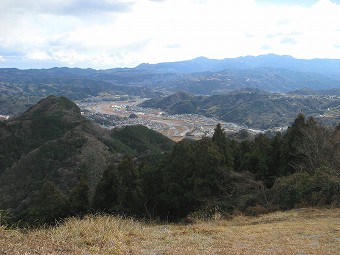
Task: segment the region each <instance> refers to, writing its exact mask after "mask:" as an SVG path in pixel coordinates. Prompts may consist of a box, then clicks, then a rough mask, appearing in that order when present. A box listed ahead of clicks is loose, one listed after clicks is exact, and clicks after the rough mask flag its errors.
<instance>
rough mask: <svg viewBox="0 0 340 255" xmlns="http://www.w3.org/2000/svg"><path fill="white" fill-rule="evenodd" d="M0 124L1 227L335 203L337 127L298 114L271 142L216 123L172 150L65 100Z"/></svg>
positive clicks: (338, 201)
mask: <svg viewBox="0 0 340 255" xmlns="http://www.w3.org/2000/svg"><path fill="white" fill-rule="evenodd" d="M0 124H1V126H0V130H1V146H0V152H1V153H0V154H1V155H0V157H1V165H0V166H1V169H0V170H1V171H0V184H1V186H0V190H1V196H0V216H1V220H2V221H3V222H4V221H6V222H8V223H15V222H16V224H20V225H21V224H24V225H25V224H30V225H32V224H33V225H35V224H42V223H53V222H55V220H56V219H61V218H64V217H69V216H82V215H84V214H87V213H97V212H105V213H110V214H122V215H126V216H133V217H137V218H147V219H151V220H155V219H160V220H173V221H178V220H183V219H186V220H189V219H190V217H192V216H195V217H200V216H202V217H212V216H213V215H214V214H216V213H218V214H222V215H229V214H232V213H235V212H240V211H241V212H243V213H246V214H250V215H256V214H260V213H267V212H270V211H275V210H287V209H292V208H298V207H306V206H307V207H309V206H330V207H332V206H333V207H338V206H339V205H340V125H338V126H336V127H333V128H327V127H324V126H321V125H319V124H318V123H317V122H316V121H315V120H314V119H313V118H308V119H306V118H305V116H304V115H302V114H300V115H298V116H297V117H296V119H295V120H294V122H293V123H292V125H291V126H290V127H289V128H288V130H287V131H286V132H285V133H283V134H281V133H277V134H276V135H275V136H271V137H269V136H267V135H266V134H258V135H257V136H256V137H255V138H254V139H252V140H249V139H243V140H240V139H238V140H233V139H231V138H230V137H228V136H227V135H226V133H225V131H224V130H223V129H222V128H221V125H220V124H218V125H217V126H216V128H215V132H214V135H213V136H212V137H204V138H202V139H201V140H198V141H193V140H188V139H185V140H182V141H180V142H178V143H176V144H173V143H172V142H171V141H170V140H168V139H167V138H165V137H163V136H162V135H160V134H158V133H156V132H154V131H151V130H149V129H147V128H145V127H143V126H136V127H127V128H123V129H119V130H113V131H107V130H104V129H101V128H99V127H97V126H95V125H94V124H92V123H90V122H89V121H87V120H86V119H84V117H83V116H81V115H80V110H79V108H78V107H77V106H76V105H74V104H73V103H72V102H71V101H69V100H67V99H66V98H57V97H49V98H47V99H45V100H42V101H40V102H39V103H38V104H37V105H36V106H34V107H32V108H30V109H29V110H28V111H27V112H25V113H24V114H23V115H22V116H21V117H19V118H16V119H13V120H9V121H6V122H0ZM244 137H245V138H246V137H247V136H246V135H245V136H244ZM18 222H19V223H18Z"/></svg>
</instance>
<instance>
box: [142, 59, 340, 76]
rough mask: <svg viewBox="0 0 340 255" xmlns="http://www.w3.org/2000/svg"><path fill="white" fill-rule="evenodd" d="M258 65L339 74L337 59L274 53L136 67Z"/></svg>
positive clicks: (177, 69) (174, 69)
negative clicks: (295, 56)
mask: <svg viewBox="0 0 340 255" xmlns="http://www.w3.org/2000/svg"><path fill="white" fill-rule="evenodd" d="M259 67H272V68H279V69H287V70H292V71H297V72H309V73H320V74H335V75H339V74H340V71H339V70H340V60H339V59H310V60H307V59H296V58H293V57H291V56H279V55H275V54H268V55H260V56H257V57H254V56H246V57H238V58H225V59H220V60H218V59H209V58H205V57H199V58H195V59H193V60H187V61H179V62H167V63H159V64H141V65H139V66H137V67H136V68H137V69H141V70H152V71H159V72H165V73H169V72H170V73H198V72H218V71H222V70H226V69H254V68H259Z"/></svg>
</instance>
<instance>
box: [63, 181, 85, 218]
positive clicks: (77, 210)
mask: <svg viewBox="0 0 340 255" xmlns="http://www.w3.org/2000/svg"><path fill="white" fill-rule="evenodd" d="M89 203H90V201H89V186H88V185H87V183H86V182H85V181H80V182H79V183H78V185H77V186H76V187H75V188H74V189H73V190H72V191H71V194H70V196H69V199H68V204H69V211H70V214H71V215H83V214H85V213H86V212H87V211H88V209H89Z"/></svg>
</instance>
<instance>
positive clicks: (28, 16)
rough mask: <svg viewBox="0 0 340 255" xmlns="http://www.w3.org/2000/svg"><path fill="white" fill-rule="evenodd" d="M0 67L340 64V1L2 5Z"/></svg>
mask: <svg viewBox="0 0 340 255" xmlns="http://www.w3.org/2000/svg"><path fill="white" fill-rule="evenodd" d="M0 14H1V16H0V67H17V68H49V67H53V66H68V67H91V68H96V69H107V68H113V67H133V66H136V65H138V64H140V63H158V62H167V61H178V60H187V59H193V58H196V57H199V56H205V57H208V58H215V59H222V58H230V57H238V56H246V55H254V56H257V55H262V54H268V53H275V54H279V55H291V56H294V57H296V58H306V59H310V58H338V59H340V0H319V1H318V0H300V1H299V0H277V1H275V0H33V1H28V0H0Z"/></svg>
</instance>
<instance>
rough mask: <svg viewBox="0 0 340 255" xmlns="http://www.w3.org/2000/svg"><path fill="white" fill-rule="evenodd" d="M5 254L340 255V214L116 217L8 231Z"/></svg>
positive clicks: (0, 233) (0, 238)
mask: <svg viewBox="0 0 340 255" xmlns="http://www.w3.org/2000/svg"><path fill="white" fill-rule="evenodd" d="M0 254H4V255H7V254H11V255H16V254H20V255H24V254H41V255H48V254H70V255H73V254H74V255H75V254H77V255H94V254H101V255H102V254H103V255H105V254H136V255H137V254H149V255H161V254H176V255H180V254H209V255H213V254H252V255H254V254H282V255H288V254H295V255H304V254H305V255H307V254H308V255H310V254H320V255H321V254H322V255H324V254H332V255H336V254H340V209H330V210H327V209H300V210H293V211H289V212H275V213H271V214H267V215H262V216H258V217H245V216H242V215H241V216H235V217H234V218H233V219H230V220H218V221H204V222H196V223H193V224H190V225H176V224H165V225H160V224H146V223H141V222H137V221H133V220H128V219H122V218H119V217H111V216H89V217H87V218H85V219H82V220H79V219H68V220H67V221H66V222H65V223H62V224H60V225H59V226H57V227H54V228H49V229H38V230H27V231H23V230H6V229H4V228H1V227H0Z"/></svg>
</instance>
